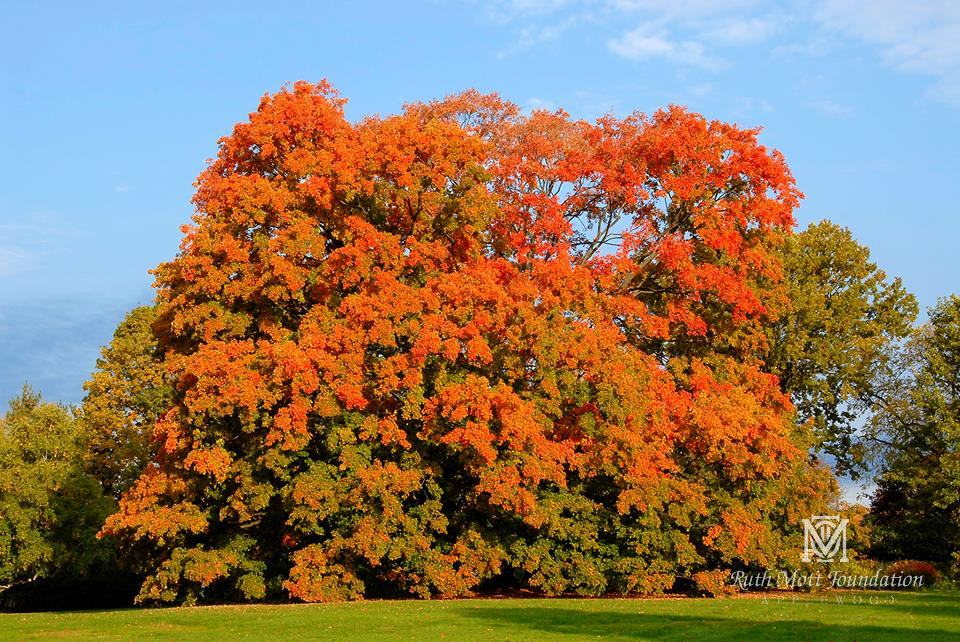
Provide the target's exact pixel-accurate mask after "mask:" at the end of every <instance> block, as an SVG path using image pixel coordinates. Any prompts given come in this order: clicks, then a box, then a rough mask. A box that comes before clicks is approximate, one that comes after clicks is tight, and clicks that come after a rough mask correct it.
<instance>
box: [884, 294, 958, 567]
mask: <svg viewBox="0 0 960 642" xmlns="http://www.w3.org/2000/svg"><path fill="white" fill-rule="evenodd" d="M900 366H901V367H900V369H899V370H898V371H897V373H896V377H895V378H893V379H892V380H891V382H890V385H889V393H888V395H887V402H886V404H885V405H884V407H883V410H882V412H880V413H879V414H878V415H877V417H876V418H875V420H874V422H873V424H872V425H871V430H872V431H873V433H874V436H875V439H876V440H877V441H878V442H880V443H881V444H883V445H884V450H883V455H884V458H883V467H882V471H881V474H880V475H879V478H878V480H877V490H876V492H875V494H874V497H873V505H872V519H873V522H874V524H875V526H876V528H875V531H876V533H877V534H876V536H875V539H876V540H877V543H876V545H875V547H874V548H875V552H876V554H877V555H879V556H881V557H883V558H887V559H904V558H908V559H922V560H929V561H933V562H941V563H946V562H949V561H951V559H952V560H953V561H954V563H956V564H957V565H958V566H960V553H958V552H960V297H958V296H956V295H954V296H951V297H948V298H945V299H941V300H940V301H939V303H938V304H937V305H936V306H935V307H934V308H933V309H931V310H930V312H929V321H928V322H927V323H926V324H924V325H923V326H921V327H920V328H919V329H918V330H917V331H916V332H915V333H914V335H913V336H912V337H911V339H910V341H909V342H908V344H907V346H906V349H905V350H904V351H903V354H902V356H901V359H900Z"/></svg>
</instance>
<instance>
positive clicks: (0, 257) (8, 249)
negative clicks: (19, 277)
mask: <svg viewBox="0 0 960 642" xmlns="http://www.w3.org/2000/svg"><path fill="white" fill-rule="evenodd" d="M35 263H36V257H35V256H34V255H33V254H32V253H31V252H28V251H27V250H26V249H24V248H22V247H17V246H15V245H0V276H11V275H14V274H17V273H20V272H26V271H28V270H31V269H32V268H33V266H34V264H35Z"/></svg>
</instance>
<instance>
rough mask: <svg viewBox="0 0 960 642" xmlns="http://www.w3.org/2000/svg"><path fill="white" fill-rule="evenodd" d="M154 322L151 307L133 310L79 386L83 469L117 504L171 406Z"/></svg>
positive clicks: (148, 453)
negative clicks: (83, 393)
mask: <svg viewBox="0 0 960 642" xmlns="http://www.w3.org/2000/svg"><path fill="white" fill-rule="evenodd" d="M153 321H154V309H153V308H152V307H149V306H142V307H138V308H135V309H133V310H131V311H130V312H129V313H128V314H127V315H126V317H125V318H124V319H123V321H122V322H121V323H120V325H119V326H118V327H117V329H116V331H115V332H114V335H113V340H112V341H111V342H110V345H109V346H107V347H105V348H104V349H103V351H102V354H101V356H100V358H99V359H97V370H96V371H95V372H94V373H93V375H92V376H91V377H90V380H89V381H87V382H86V383H85V384H84V385H83V387H84V390H85V391H86V393H87V394H86V397H84V400H83V405H82V406H81V408H80V416H79V419H80V423H81V424H82V427H83V430H84V432H85V433H86V435H87V440H88V441H87V447H86V453H85V454H86V462H85V468H86V469H87V470H88V471H89V472H90V473H91V474H92V475H94V476H95V477H96V478H97V479H99V480H100V483H101V485H102V486H103V488H104V490H105V491H106V492H107V493H108V494H110V495H111V496H113V497H117V498H119V497H120V495H121V494H122V493H123V491H125V490H127V488H129V487H130V485H131V484H132V483H133V482H134V481H135V480H136V479H137V478H138V477H139V476H140V474H141V473H142V472H143V470H144V469H145V468H146V466H147V464H148V463H149V462H150V461H151V460H152V459H153V457H154V454H155V448H154V445H153V428H154V426H155V425H156V423H157V421H158V420H159V418H160V415H161V414H162V413H163V412H164V411H165V410H167V409H168V408H169V407H170V404H171V394H172V390H171V388H170V386H169V384H168V383H167V382H166V381H165V377H164V366H163V359H162V355H161V354H160V352H159V349H158V347H157V339H156V337H155V336H154V334H153V329H152V324H153Z"/></svg>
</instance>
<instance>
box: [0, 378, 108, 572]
mask: <svg viewBox="0 0 960 642" xmlns="http://www.w3.org/2000/svg"><path fill="white" fill-rule="evenodd" d="M82 449H83V439H82V435H81V433H80V432H79V431H78V430H77V426H76V423H75V421H74V418H73V415H72V413H71V411H70V410H69V409H68V408H65V407H63V406H60V405H57V404H52V403H46V402H44V401H43V400H42V399H41V398H40V395H38V394H35V393H34V392H33V391H32V390H30V389H29V388H27V387H25V388H24V390H23V393H22V394H21V395H20V396H19V397H18V398H16V399H14V400H12V401H11V402H10V409H9V410H8V411H7V413H6V414H5V415H4V416H3V417H2V418H0V584H2V585H5V587H4V588H6V587H9V586H11V585H15V584H20V583H25V582H30V581H33V580H36V579H38V578H49V577H54V576H59V577H74V578H76V577H83V576H84V575H86V574H88V573H89V572H90V570H91V569H94V568H98V569H100V570H102V569H103V568H104V567H105V566H109V565H110V563H111V561H112V555H113V551H112V550H111V549H110V547H108V546H105V545H103V544H101V543H99V542H97V540H96V538H95V537H94V536H95V534H96V532H97V530H98V529H99V528H100V526H101V524H102V523H103V520H104V518H105V517H106V516H107V515H109V514H110V512H111V511H112V510H114V507H115V504H114V503H113V502H112V501H111V500H110V499H109V498H108V497H105V496H104V495H103V494H102V492H101V490H100V487H99V485H98V484H97V481H96V480H95V479H93V478H92V477H90V476H88V475H86V474H85V473H84V471H83V469H82V465H81V464H82Z"/></svg>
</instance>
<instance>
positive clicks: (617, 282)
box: [103, 82, 834, 602]
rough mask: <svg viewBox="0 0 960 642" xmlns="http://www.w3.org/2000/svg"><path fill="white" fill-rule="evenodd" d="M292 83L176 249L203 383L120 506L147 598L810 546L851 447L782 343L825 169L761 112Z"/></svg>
mask: <svg viewBox="0 0 960 642" xmlns="http://www.w3.org/2000/svg"><path fill="white" fill-rule="evenodd" d="M343 104H344V100H343V99H342V98H340V97H339V95H338V94H337V93H336V92H335V91H334V90H333V89H331V88H330V86H329V85H327V84H326V83H324V82H321V83H319V84H315V85H312V84H308V83H303V82H300V83H296V84H295V85H293V86H292V87H290V88H287V89H284V90H282V91H280V92H279V93H277V94H274V95H268V96H265V97H264V98H263V100H262V101H261V103H260V106H259V108H258V110H257V111H256V112H254V113H252V114H251V115H250V119H249V121H247V122H244V123H241V124H238V125H237V126H236V127H235V128H234V130H233V132H232V133H231V134H230V135H228V136H226V137H224V138H222V139H221V141H220V149H219V154H218V156H217V158H216V159H215V160H213V161H212V162H211V164H210V165H209V166H208V167H207V169H206V170H205V171H204V172H203V173H202V174H201V175H200V177H199V179H198V182H197V191H196V195H195V197H194V203H195V204H196V207H197V214H196V215H195V217H194V223H193V224H192V225H190V226H186V227H185V228H184V239H183V243H182V246H181V251H180V253H179V255H178V256H177V257H176V258H175V259H174V260H173V261H171V262H169V263H165V264H163V265H161V266H160V267H159V268H158V269H157V270H156V279H157V281H156V284H157V288H158V308H157V317H156V322H155V324H154V328H155V330H156V332H157V336H158V339H159V345H160V349H161V351H162V354H163V362H164V367H165V368H166V369H167V371H168V372H169V374H170V376H171V377H172V381H173V383H174V390H173V393H172V398H171V403H170V406H169V408H168V409H166V410H165V411H164V412H163V413H162V415H161V418H160V420H159V422H158V424H157V426H156V430H155V439H156V446H155V447H156V452H155V454H154V456H153V460H152V462H151V463H150V464H149V465H148V466H147V467H146V468H145V470H144V472H143V473H142V475H141V476H140V477H139V478H138V479H137V480H136V482H134V483H133V485H132V486H131V487H130V488H129V489H128V490H126V492H125V493H123V495H122V498H121V500H120V507H119V510H118V512H117V513H116V514H114V515H113V516H112V517H110V518H109V519H108V520H107V523H106V526H105V527H104V529H103V534H104V535H109V536H112V537H116V538H117V539H118V541H120V542H121V544H122V545H123V546H124V549H125V551H127V554H128V555H130V556H132V557H134V558H135V559H137V560H140V561H141V562H142V564H143V567H144V569H145V571H146V573H147V579H146V581H145V582H144V584H143V587H142V590H141V593H140V596H139V599H140V600H141V601H186V602H190V601H195V600H204V599H260V598H264V597H268V596H273V595H280V594H282V593H285V594H287V595H289V596H292V597H294V598H298V599H302V600H306V601H322V600H331V599H343V598H353V597H358V596H361V595H364V594H367V595H370V594H372V593H373V592H377V591H379V592H381V593H410V594H415V595H423V596H426V595H431V594H440V595H458V594H463V593H465V592H467V591H470V590H472V589H474V588H476V587H478V586H481V585H482V584H483V583H487V584H490V583H498V584H500V585H508V586H514V587H531V588H536V589H540V590H543V591H546V592H549V593H559V592H564V591H575V592H580V593H585V594H595V593H599V592H602V591H605V590H629V591H644V592H652V591H659V590H664V589H666V588H669V587H670V586H671V585H672V584H673V582H674V580H675V578H676V577H678V576H690V575H691V574H695V573H700V572H703V571H709V570H713V569H724V568H731V567H733V566H745V565H750V564H765V565H769V564H774V563H784V564H786V563H788V562H787V561H786V560H787V558H791V559H792V558H793V557H796V556H795V550H794V546H793V542H792V540H791V542H790V544H789V546H787V545H785V543H784V542H785V538H787V537H790V538H795V525H796V524H798V523H799V519H800V517H802V516H807V515H809V514H810V513H811V512H814V511H815V510H817V508H818V507H820V506H822V503H823V502H824V501H825V499H826V498H828V497H829V496H830V493H831V492H832V491H833V489H834V485H833V480H832V477H831V476H830V475H829V473H828V472H827V471H826V470H824V469H823V468H821V467H820V466H819V465H817V464H816V463H815V462H811V460H810V459H809V458H808V456H807V449H808V447H809V446H810V445H811V444H812V440H811V438H810V434H809V430H807V429H805V428H804V426H802V425H798V424H797V423H796V422H794V421H793V418H794V414H793V408H792V405H791V402H790V399H789V396H788V395H787V394H785V393H784V392H783V391H782V390H781V388H780V386H779V383H778V379H777V377H776V376H775V375H774V374H772V373H770V372H769V369H768V368H766V367H765V361H764V359H765V357H766V346H767V338H766V337H765V333H764V325H765V324H767V323H769V322H770V320H771V319H773V318H775V316H776V315H777V314H779V313H780V311H781V310H782V308H783V306H784V305H785V304H786V293H785V289H784V287H783V286H782V285H781V283H780V281H781V276H782V269H781V262H780V255H779V253H778V247H779V245H780V243H782V240H783V232H784V231H786V230H788V229H789V228H790V227H791V226H792V224H793V218H792V211H793V208H794V207H795V206H796V205H797V203H798V199H799V198H800V197H801V194H800V193H799V191H798V190H797V188H796V187H795V184H794V180H793V177H792V176H791V174H790V172H789V169H788V168H787V165H786V163H785V162H784V159H783V158H782V156H781V155H780V154H779V153H778V152H776V151H772V150H769V149H766V148H765V147H763V146H762V145H761V144H759V143H758V141H757V133H758V132H757V130H750V129H740V128H738V127H736V126H733V125H729V124H726V123H722V122H716V121H708V120H706V119H704V118H703V117H702V116H700V115H698V114H694V113H691V112H689V111H687V110H685V109H683V108H680V107H670V108H668V109H664V110H661V111H658V112H656V113H655V114H653V115H650V116H647V115H643V114H639V113H637V114H632V115H629V116H627V117H625V118H615V117H613V116H607V117H604V118H601V119H599V120H598V121H596V122H593V123H589V122H586V121H582V120H575V119H572V118H570V117H569V116H568V115H567V114H566V113H564V112H563V111H557V112H548V111H543V110H537V111H534V112H533V113H532V114H529V115H524V114H522V113H521V112H520V110H519V109H518V108H517V107H516V106H515V105H512V104H510V103H508V102H505V101H503V100H501V99H499V98H498V97H496V96H494V95H481V94H479V93H476V92H465V93H463V94H459V95H456V96H452V97H449V98H447V99H444V100H440V101H435V102H431V103H415V104H411V105H407V106H406V107H405V108H404V110H403V111H402V112H401V113H400V114H398V115H393V116H387V117H371V118H366V119H364V120H362V121H360V122H358V123H355V124H354V123H350V122H348V121H347V120H346V119H345V118H344V114H343Z"/></svg>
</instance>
